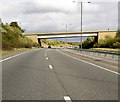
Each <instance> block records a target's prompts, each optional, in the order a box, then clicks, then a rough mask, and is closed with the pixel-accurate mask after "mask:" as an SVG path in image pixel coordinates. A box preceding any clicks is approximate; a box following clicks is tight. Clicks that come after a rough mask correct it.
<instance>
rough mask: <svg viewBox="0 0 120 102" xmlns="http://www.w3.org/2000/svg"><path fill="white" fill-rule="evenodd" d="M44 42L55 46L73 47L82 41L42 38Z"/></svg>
mask: <svg viewBox="0 0 120 102" xmlns="http://www.w3.org/2000/svg"><path fill="white" fill-rule="evenodd" d="M41 41H42V42H44V43H45V44H47V45H51V46H53V47H66V46H67V47H72V46H78V45H79V44H80V43H77V42H67V44H66V42H64V41H59V40H47V39H41Z"/></svg>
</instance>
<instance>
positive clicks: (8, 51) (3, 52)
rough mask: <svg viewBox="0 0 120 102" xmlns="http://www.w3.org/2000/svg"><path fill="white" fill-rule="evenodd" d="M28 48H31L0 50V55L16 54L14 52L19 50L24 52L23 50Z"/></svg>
mask: <svg viewBox="0 0 120 102" xmlns="http://www.w3.org/2000/svg"><path fill="white" fill-rule="evenodd" d="M28 50H31V48H19V49H13V50H6V51H1V52H0V56H6V55H11V54H16V53H20V52H24V51H28Z"/></svg>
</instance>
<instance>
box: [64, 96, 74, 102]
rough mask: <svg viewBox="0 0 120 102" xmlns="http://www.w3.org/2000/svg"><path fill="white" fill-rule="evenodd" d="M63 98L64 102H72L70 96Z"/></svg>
mask: <svg viewBox="0 0 120 102" xmlns="http://www.w3.org/2000/svg"><path fill="white" fill-rule="evenodd" d="M64 100H65V101H66V102H72V100H71V98H70V97H69V96H64Z"/></svg>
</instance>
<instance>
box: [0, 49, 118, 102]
mask: <svg viewBox="0 0 120 102" xmlns="http://www.w3.org/2000/svg"><path fill="white" fill-rule="evenodd" d="M68 54H69V53H68ZM70 56H71V57H70ZM70 56H67V55H65V54H64V53H63V52H62V53H61V51H59V50H58V49H39V50H34V51H30V52H27V53H24V54H21V55H19V56H15V57H13V58H9V59H6V60H3V61H2V80H3V81H2V89H3V90H2V97H3V100H118V74H117V73H114V72H116V69H115V68H113V71H114V72H111V71H109V70H104V69H101V68H99V67H98V66H99V65H96V64H95V63H94V62H91V63H92V64H93V65H92V64H91V63H87V62H84V61H81V60H77V59H79V58H77V59H76V58H75V57H72V55H70ZM101 66H102V68H105V69H107V68H108V69H109V67H110V66H109V65H108V66H104V64H103V65H102V63H101ZM110 70H112V69H110ZM69 102H70V101H69Z"/></svg>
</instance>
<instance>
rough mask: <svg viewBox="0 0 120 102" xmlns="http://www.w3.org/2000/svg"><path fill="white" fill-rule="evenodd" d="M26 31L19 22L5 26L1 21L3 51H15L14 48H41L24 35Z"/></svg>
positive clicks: (0, 33)
mask: <svg viewBox="0 0 120 102" xmlns="http://www.w3.org/2000/svg"><path fill="white" fill-rule="evenodd" d="M23 32H24V30H23V29H22V28H21V27H20V26H19V25H18V23H17V22H11V23H10V24H8V23H6V24H3V23H2V22H1V20H0V36H2V42H1V43H2V44H0V46H2V50H4V51H6V50H11V51H12V50H14V48H32V47H39V44H37V43H35V42H33V41H32V40H31V39H29V38H27V37H25V36H23V35H22V33H23Z"/></svg>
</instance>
